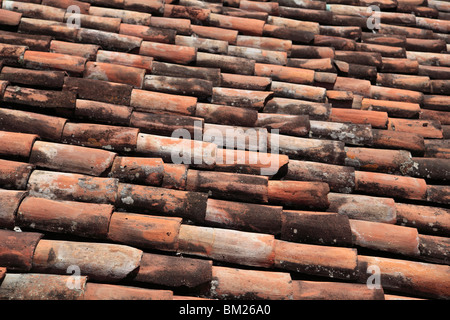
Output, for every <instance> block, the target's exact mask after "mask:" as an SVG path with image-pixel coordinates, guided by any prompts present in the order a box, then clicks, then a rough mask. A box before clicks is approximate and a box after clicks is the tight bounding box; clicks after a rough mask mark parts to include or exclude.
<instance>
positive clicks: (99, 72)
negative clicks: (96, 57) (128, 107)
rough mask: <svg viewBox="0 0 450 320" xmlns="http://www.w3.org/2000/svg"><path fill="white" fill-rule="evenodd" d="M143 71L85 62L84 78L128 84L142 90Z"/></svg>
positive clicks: (109, 64) (112, 64)
mask: <svg viewBox="0 0 450 320" xmlns="http://www.w3.org/2000/svg"><path fill="white" fill-rule="evenodd" d="M144 75H145V69H141V68H135V67H129V66H123V65H120V64H114V63H105V62H91V61H89V62H87V63H86V69H85V71H84V75H83V76H84V78H87V79H95V80H104V81H111V82H117V83H125V84H129V85H131V86H133V87H135V88H142V86H143V84H144Z"/></svg>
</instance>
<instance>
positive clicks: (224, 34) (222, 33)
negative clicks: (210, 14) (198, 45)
mask: <svg viewBox="0 0 450 320" xmlns="http://www.w3.org/2000/svg"><path fill="white" fill-rule="evenodd" d="M191 30H192V33H193V34H194V35H197V36H198V37H202V38H209V39H216V40H223V41H227V42H228V43H229V44H235V43H236V38H237V36H238V31H237V30H229V29H222V28H216V27H209V26H208V27H207V26H197V25H194V24H193V25H191Z"/></svg>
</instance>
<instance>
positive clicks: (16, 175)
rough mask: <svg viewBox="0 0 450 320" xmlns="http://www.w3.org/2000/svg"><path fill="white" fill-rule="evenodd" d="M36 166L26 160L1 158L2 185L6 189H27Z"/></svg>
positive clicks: (0, 176) (0, 184)
mask: <svg viewBox="0 0 450 320" xmlns="http://www.w3.org/2000/svg"><path fill="white" fill-rule="evenodd" d="M33 169H34V166H33V165H31V164H28V163H24V162H16V161H9V160H2V159H0V186H1V187H2V188H6V189H15V190H25V189H26V187H27V181H28V178H29V177H30V174H31V172H32V171H33Z"/></svg>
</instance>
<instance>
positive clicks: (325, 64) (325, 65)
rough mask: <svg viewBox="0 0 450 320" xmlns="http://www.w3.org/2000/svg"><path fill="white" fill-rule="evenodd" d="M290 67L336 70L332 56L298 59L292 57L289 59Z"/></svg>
mask: <svg viewBox="0 0 450 320" xmlns="http://www.w3.org/2000/svg"><path fill="white" fill-rule="evenodd" d="M287 66H288V67H295V68H303V69H310V70H315V71H324V72H336V68H335V67H334V65H333V63H332V60H331V59H330V58H321V59H296V58H290V59H288V61H287Z"/></svg>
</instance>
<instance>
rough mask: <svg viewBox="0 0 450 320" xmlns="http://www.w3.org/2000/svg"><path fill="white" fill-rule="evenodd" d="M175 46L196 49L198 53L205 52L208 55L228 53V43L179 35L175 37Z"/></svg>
mask: <svg viewBox="0 0 450 320" xmlns="http://www.w3.org/2000/svg"><path fill="white" fill-rule="evenodd" d="M175 44H176V45H178V46H186V47H194V48H196V49H197V50H198V51H205V52H208V53H223V54H226V53H227V52H228V42H226V41H223V40H214V39H206V38H198V37H187V36H183V35H177V36H175Z"/></svg>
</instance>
